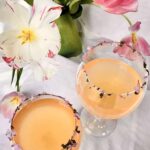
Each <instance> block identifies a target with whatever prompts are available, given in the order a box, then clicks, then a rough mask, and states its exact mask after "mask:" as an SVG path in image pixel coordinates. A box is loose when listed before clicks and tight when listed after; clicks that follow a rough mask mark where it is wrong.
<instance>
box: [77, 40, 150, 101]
mask: <svg viewBox="0 0 150 150" xmlns="http://www.w3.org/2000/svg"><path fill="white" fill-rule="evenodd" d="M123 44H125V45H126V46H127V47H129V48H131V49H132V50H135V49H133V48H132V47H131V46H130V45H127V44H126V43H124V42H122V41H121V42H116V41H111V40H107V39H100V41H99V42H97V43H96V44H95V45H93V46H88V47H87V50H86V52H84V53H83V57H82V62H81V63H80V65H79V68H78V71H77V76H78V73H79V71H80V69H82V70H83V72H84V74H85V80H86V82H87V83H88V84H90V86H89V88H95V89H96V90H97V91H98V93H99V96H100V98H103V96H105V95H106V96H112V95H116V94H115V93H113V92H112V93H110V92H107V91H106V90H104V89H103V88H101V87H100V86H96V85H95V84H94V83H92V81H91V80H90V79H89V77H88V73H87V72H86V70H85V68H84V66H85V64H86V63H87V62H89V61H90V60H88V58H89V57H90V55H91V54H92V53H93V52H94V49H95V48H97V47H102V46H112V47H114V48H115V47H117V46H120V45H123ZM112 53H113V52H112ZM114 54H115V53H114ZM116 55H118V54H116ZM138 55H139V58H140V59H141V60H142V62H141V65H142V68H143V69H144V76H143V77H142V84H140V81H139V80H138V81H137V84H136V85H135V87H133V89H132V90H130V91H125V92H123V93H120V94H118V95H119V96H120V97H121V98H126V97H128V96H130V95H133V94H135V95H138V94H139V93H140V91H141V89H144V88H145V89H146V87H147V83H148V76H149V74H150V72H149V69H148V64H147V62H146V59H145V57H144V56H143V55H142V54H141V53H140V52H138ZM118 56H119V55H118ZM85 58H87V60H86V59H85ZM103 58H104V57H103ZM120 58H124V59H126V60H128V61H131V60H129V59H127V58H125V57H121V56H120ZM92 60H94V59H92ZM131 62H132V61H131Z"/></svg>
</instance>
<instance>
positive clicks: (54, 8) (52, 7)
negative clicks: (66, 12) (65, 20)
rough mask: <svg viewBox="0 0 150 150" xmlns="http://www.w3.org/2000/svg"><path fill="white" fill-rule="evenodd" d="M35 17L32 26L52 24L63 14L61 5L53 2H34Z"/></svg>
mask: <svg viewBox="0 0 150 150" xmlns="http://www.w3.org/2000/svg"><path fill="white" fill-rule="evenodd" d="M33 8H34V9H33V10H34V13H33V17H32V19H31V26H34V27H37V26H40V25H41V24H42V23H43V22H44V23H50V22H53V21H54V20H56V19H57V18H58V17H59V16H60V14H61V11H62V10H61V8H62V6H61V5H58V4H57V3H55V2H53V1H52V0H42V3H41V0H34V4H33Z"/></svg>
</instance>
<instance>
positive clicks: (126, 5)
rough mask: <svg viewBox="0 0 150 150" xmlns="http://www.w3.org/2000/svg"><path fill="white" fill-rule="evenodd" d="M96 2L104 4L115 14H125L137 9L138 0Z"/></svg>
mask: <svg viewBox="0 0 150 150" xmlns="http://www.w3.org/2000/svg"><path fill="white" fill-rule="evenodd" d="M94 3H96V4H98V5H100V6H102V8H103V9H104V10H105V11H107V12H109V13H113V14H124V13H127V12H134V11H137V7H138V2H137V0H111V1H108V0H94Z"/></svg>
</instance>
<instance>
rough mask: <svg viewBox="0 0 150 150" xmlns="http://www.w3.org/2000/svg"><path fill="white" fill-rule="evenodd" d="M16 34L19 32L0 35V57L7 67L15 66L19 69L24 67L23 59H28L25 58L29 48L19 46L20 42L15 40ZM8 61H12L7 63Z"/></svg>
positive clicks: (13, 31) (12, 31) (11, 31)
mask: <svg viewBox="0 0 150 150" xmlns="http://www.w3.org/2000/svg"><path fill="white" fill-rule="evenodd" d="M18 34H19V31H17V30H10V31H7V32H4V33H2V34H0V51H1V56H2V57H3V58H4V60H5V62H6V63H8V65H9V66H14V65H17V66H18V67H19V68H20V67H23V66H24V65H25V60H26V59H25V58H26V57H27V58H28V57H29V56H26V55H27V54H26V53H27V52H28V49H29V46H28V44H26V45H22V44H21V42H20V40H19V39H17V35H18ZM20 58H21V59H20ZM8 59H9V60H10V59H11V60H12V61H8ZM18 67H17V68H18ZM15 68H16V67H15Z"/></svg>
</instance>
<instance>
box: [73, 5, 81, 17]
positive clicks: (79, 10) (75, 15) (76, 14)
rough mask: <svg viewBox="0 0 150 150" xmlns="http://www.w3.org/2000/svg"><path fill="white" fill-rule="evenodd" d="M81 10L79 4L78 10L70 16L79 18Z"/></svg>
mask: <svg viewBox="0 0 150 150" xmlns="http://www.w3.org/2000/svg"><path fill="white" fill-rule="evenodd" d="M82 11H83V8H82V6H81V5H80V6H79V9H78V11H77V12H76V13H75V14H73V15H71V16H72V18H73V19H77V18H79V17H80V16H81V14H82Z"/></svg>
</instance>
